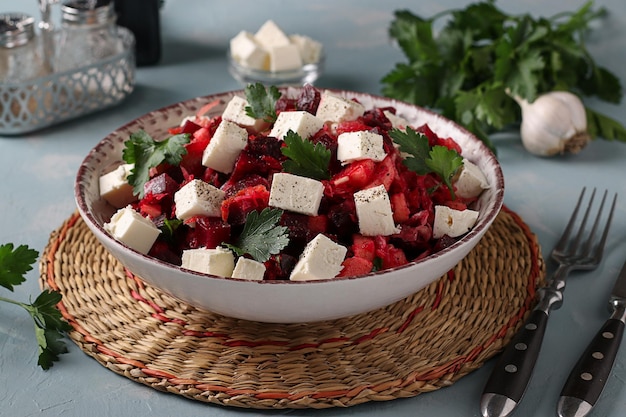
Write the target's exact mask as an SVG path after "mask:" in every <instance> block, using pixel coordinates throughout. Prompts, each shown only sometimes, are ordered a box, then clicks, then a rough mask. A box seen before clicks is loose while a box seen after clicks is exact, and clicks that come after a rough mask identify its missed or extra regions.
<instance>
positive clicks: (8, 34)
mask: <svg viewBox="0 0 626 417" xmlns="http://www.w3.org/2000/svg"><path fill="white" fill-rule="evenodd" d="M34 25H35V19H34V18H33V17H32V16H30V15H28V14H24V13H3V14H0V82H3V83H7V84H9V83H20V82H23V81H27V80H30V79H33V78H36V77H40V76H43V75H45V71H44V64H43V61H44V59H43V52H42V43H41V40H40V38H39V36H37V35H36V34H35V26H34Z"/></svg>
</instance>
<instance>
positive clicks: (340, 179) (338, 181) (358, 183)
mask: <svg viewBox="0 0 626 417" xmlns="http://www.w3.org/2000/svg"><path fill="white" fill-rule="evenodd" d="M375 169H376V164H375V162H374V161H372V160H371V159H364V160H362V161H355V162H352V163H351V164H349V165H348V166H346V167H345V168H344V169H343V170H342V171H341V172H339V173H338V174H336V175H335V176H333V177H332V178H331V179H330V181H329V182H328V183H327V184H328V186H327V187H326V188H325V190H324V194H325V195H327V196H328V197H331V198H332V197H335V196H345V195H346V194H352V193H354V192H355V191H357V190H359V189H361V188H363V187H364V186H365V185H366V184H367V183H369V182H370V181H372V178H373V175H374V171H375Z"/></svg>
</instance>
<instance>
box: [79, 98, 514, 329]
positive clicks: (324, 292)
mask: <svg viewBox="0 0 626 417" xmlns="http://www.w3.org/2000/svg"><path fill="white" fill-rule="evenodd" d="M282 91H283V93H284V94H288V95H294V96H295V95H297V94H298V92H299V91H300V88H295V87H290V88H288V89H283V90H282ZM334 93H335V94H339V95H342V96H345V97H348V98H356V99H357V100H359V101H360V102H361V103H362V104H364V105H365V107H366V108H372V107H386V106H393V107H395V108H396V109H397V114H398V115H401V116H403V117H405V118H407V119H408V120H409V121H410V122H412V123H413V124H414V125H415V126H419V125H422V124H423V123H428V125H429V126H430V128H431V129H432V130H433V131H434V132H435V133H437V134H438V135H440V136H442V137H452V138H454V139H455V140H456V141H457V142H458V143H459V145H460V146H461V148H462V149H463V156H465V157H466V158H468V159H469V160H471V161H472V162H474V163H476V164H477V165H478V166H479V167H480V169H481V170H482V171H483V173H484V174H485V176H486V177H487V180H488V181H489V184H490V188H489V189H487V190H485V191H484V192H483V194H482V195H481V197H480V199H479V200H478V202H477V205H476V207H475V209H477V210H479V211H480V215H479V218H478V222H477V223H476V226H475V227H474V228H473V230H472V231H470V232H469V233H468V234H466V235H465V236H463V237H462V238H461V239H460V240H458V241H457V242H456V243H454V244H453V245H451V246H450V247H448V248H445V249H443V250H441V251H440V252H438V253H436V254H433V255H431V256H428V257H426V258H424V259H421V260H419V261H417V262H412V263H409V264H407V265H404V266H402V267H399V268H395V269H391V270H385V271H381V272H375V273H370V274H368V275H365V276H360V277H350V278H335V279H331V280H322V281H309V282H295V281H246V280H241V279H234V278H223V277H217V276H211V275H206V274H201V273H196V272H193V271H189V270H186V269H183V268H180V267H178V266H175V265H172V264H168V263H165V262H162V261H160V260H157V259H155V258H152V257H149V256H146V255H143V254H141V253H139V252H137V251H134V250H132V249H130V248H129V247H127V246H125V245H124V244H122V243H120V242H118V241H117V240H115V239H113V238H112V237H111V236H109V235H108V234H107V233H106V232H105V231H104V228H103V224H104V223H105V222H108V221H109V219H110V217H111V215H112V214H113V212H114V211H115V209H114V208H113V207H111V206H110V205H108V204H107V203H106V202H104V201H103V199H101V198H100V195H99V191H98V178H99V176H100V175H102V174H103V173H105V172H108V171H109V170H111V169H112V167H114V166H116V165H119V164H120V163H121V162H122V150H123V148H124V141H125V140H126V139H127V138H128V137H129V135H130V134H131V133H132V132H135V131H137V130H139V129H143V130H145V131H147V132H148V133H149V134H151V135H152V136H153V137H155V138H162V137H166V136H167V128H168V127H172V126H176V125H178V124H179V123H180V120H181V119H182V118H183V117H185V116H188V115H191V114H194V113H195V112H196V111H197V110H198V109H200V108H201V107H202V106H203V105H205V104H207V103H209V102H211V101H214V100H221V102H222V103H223V104H224V105H222V106H217V107H216V108H214V109H213V111H214V114H221V112H222V111H223V109H224V107H225V104H226V103H227V102H228V101H229V100H230V98H231V97H232V96H233V95H235V94H237V95H243V94H244V93H243V91H234V92H227V93H222V94H216V95H211V96H206V97H199V98H195V99H191V100H188V101H184V102H181V103H177V104H174V105H171V106H169V107H165V108H162V109H159V110H156V111H153V112H151V113H148V114H146V115H144V116H142V117H139V118H138V119H136V120H133V121H132V122H130V123H128V124H126V125H124V126H122V127H121V128H119V129H117V130H115V131H114V132H112V133H111V134H109V135H108V136H107V137H105V138H104V139H103V140H102V141H101V142H100V143H98V144H97V145H96V146H95V147H94V148H93V149H92V150H91V152H90V153H89V154H88V155H87V157H86V158H85V160H84V162H83V163H82V165H81V166H80V168H79V170H78V174H77V177H76V184H75V190H74V192H75V198H76V203H77V205H78V209H79V212H80V214H81V216H82V218H83V219H84V220H85V222H86V224H87V225H88V227H89V228H90V229H91V231H92V232H93V233H94V234H95V236H96V237H97V238H98V239H99V241H100V242H101V243H102V244H103V245H104V246H105V247H106V248H107V249H108V250H109V251H110V253H111V254H112V255H113V256H114V257H115V258H116V259H118V260H119V261H120V262H121V263H122V264H123V265H124V266H126V267H127V268H128V269H129V270H130V271H132V272H133V273H135V274H136V275H138V276H139V277H141V278H142V279H143V280H144V281H145V282H147V283H148V284H150V285H153V286H155V287H157V288H160V289H161V290H163V291H165V292H166V293H168V294H170V295H172V296H174V297H176V298H178V299H180V300H182V301H184V302H186V303H188V304H190V305H192V306H195V307H198V308H202V309H206V310H209V311H213V312H215V313H219V314H223V315H226V316H231V317H236V318H241V319H246V320H253V321H261V322H275V323H296V322H313V321H320V320H329V319H335V318H341V317H346V316H350V315H354V314H358V313H363V312H367V311H370V310H373V309H376V308H380V307H384V306H386V305H389V304H391V303H394V302H396V301H398V300H401V299H402V298H404V297H407V296H409V295H411V294H413V293H414V292H416V291H418V290H420V289H422V288H424V287H425V286H427V285H428V284H430V283H431V282H433V281H434V280H436V279H438V278H439V277H441V276H442V275H444V274H445V273H446V272H447V271H448V270H450V269H451V268H453V267H454V266H455V265H456V264H457V263H458V262H459V261H460V260H461V259H463V257H465V256H466V255H467V254H468V252H469V251H470V250H471V249H472V248H473V247H474V246H475V245H476V244H477V243H478V241H479V240H480V239H481V237H482V236H483V235H484V233H485V232H486V231H487V229H488V228H489V226H490V225H491V223H492V222H493V220H494V219H495V217H496V215H497V214H498V212H499V211H500V208H501V206H502V201H503V194H504V179H503V175H502V171H501V169H500V166H499V164H498V161H497V160H496V158H495V156H494V155H493V154H492V153H491V152H490V151H489V150H488V148H487V147H486V146H485V145H484V144H483V143H482V142H481V141H480V140H478V139H477V138H476V137H475V136H473V135H472V134H471V133H469V132H468V131H467V130H465V129H463V128H461V127H459V126H458V125H457V124H455V123H453V122H451V121H449V120H447V119H445V118H443V117H441V116H439V115H437V114H435V113H433V112H430V111H428V110H425V109H422V108H419V107H416V106H413V105H409V104H406V103H403V102H399V101H396V100H392V99H388V98H383V97H376V96H371V95H368V94H362V93H355V92H349V91H338V90H335V91H334Z"/></svg>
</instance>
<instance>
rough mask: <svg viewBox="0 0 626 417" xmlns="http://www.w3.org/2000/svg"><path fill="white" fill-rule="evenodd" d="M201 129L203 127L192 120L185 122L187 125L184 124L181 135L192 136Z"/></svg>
mask: <svg viewBox="0 0 626 417" xmlns="http://www.w3.org/2000/svg"><path fill="white" fill-rule="evenodd" d="M201 127H202V126H200V125H199V124H197V123H194V122H192V121H191V120H185V123H183V125H182V126H181V128H180V133H189V134H192V133H194V132H195V131H197V130H198V129H200V128H201Z"/></svg>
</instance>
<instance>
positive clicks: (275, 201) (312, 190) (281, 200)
mask: <svg viewBox="0 0 626 417" xmlns="http://www.w3.org/2000/svg"><path fill="white" fill-rule="evenodd" d="M323 194H324V184H322V183H321V182H320V181H317V180H314V179H312V178H306V177H301V176H298V175H293V174H288V173H285V172H279V173H276V174H274V176H273V177H272V186H271V188H270V199H269V205H270V206H272V207H278V208H281V209H283V210H289V211H293V212H296V213H302V214H307V215H309V216H317V210H318V209H319V207H320V202H321V201H322V196H323Z"/></svg>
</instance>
